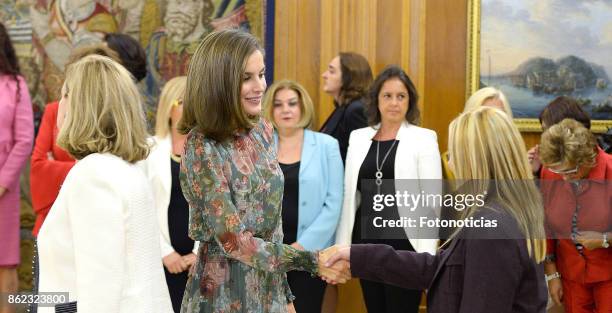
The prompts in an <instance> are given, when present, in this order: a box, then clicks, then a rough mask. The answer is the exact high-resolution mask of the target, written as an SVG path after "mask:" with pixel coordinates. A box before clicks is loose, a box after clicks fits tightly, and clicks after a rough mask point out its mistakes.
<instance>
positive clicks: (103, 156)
mask: <svg viewBox="0 0 612 313" xmlns="http://www.w3.org/2000/svg"><path fill="white" fill-rule="evenodd" d="M141 174H142V175H141ZM144 175H145V173H144V172H143V171H142V168H141V167H140V166H139V165H137V164H131V163H129V162H127V161H125V160H123V159H122V158H120V157H118V156H116V155H113V154H111V153H92V154H90V155H88V156H86V157H84V158H83V159H81V160H79V161H78V162H76V164H75V165H74V167H73V168H72V169H71V170H70V172H69V173H68V176H67V177H66V182H65V183H66V184H68V183H74V184H76V185H77V186H79V185H81V184H91V183H93V182H97V183H99V184H103V183H108V184H112V185H119V184H121V185H123V184H132V183H141V179H142V178H144V177H145V176H144Z"/></svg>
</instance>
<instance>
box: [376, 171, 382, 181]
mask: <svg viewBox="0 0 612 313" xmlns="http://www.w3.org/2000/svg"><path fill="white" fill-rule="evenodd" d="M382 177H383V174H382V172H381V171H376V180H377V181H378V180H379V179H382Z"/></svg>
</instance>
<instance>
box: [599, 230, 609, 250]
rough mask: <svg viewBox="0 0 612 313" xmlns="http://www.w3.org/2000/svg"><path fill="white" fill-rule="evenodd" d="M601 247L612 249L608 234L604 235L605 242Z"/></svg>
mask: <svg viewBox="0 0 612 313" xmlns="http://www.w3.org/2000/svg"><path fill="white" fill-rule="evenodd" d="M601 247H602V248H604V249H607V248H609V247H610V243H609V242H608V233H604V234H603V242H602V243H601Z"/></svg>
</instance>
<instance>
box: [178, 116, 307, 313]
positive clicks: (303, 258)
mask: <svg viewBox="0 0 612 313" xmlns="http://www.w3.org/2000/svg"><path fill="white" fill-rule="evenodd" d="M272 135H273V128H272V126H271V125H270V123H269V122H267V121H265V120H264V119H261V120H260V121H259V122H258V123H257V124H256V126H255V127H254V128H253V129H251V130H250V131H248V132H244V133H236V135H235V137H234V139H233V140H227V141H224V142H216V141H215V140H212V139H210V138H207V137H205V136H204V135H202V134H201V133H199V132H197V130H192V131H191V132H190V133H189V135H188V137H187V141H186V143H185V155H184V157H183V162H182V164H181V187H182V190H183V193H184V195H185V198H186V199H187V201H188V202H189V211H190V213H189V214H190V215H189V236H190V237H191V238H192V239H194V240H197V241H200V247H199V251H198V260H197V262H196V265H195V267H194V269H193V271H192V272H191V273H190V278H189V280H188V281H187V288H186V290H185V295H184V297H183V303H182V307H181V312H184V313H191V312H198V313H204V312H206V313H209V312H219V313H220V312H223V313H230V312H286V310H287V303H288V302H291V301H293V298H294V297H293V295H292V294H291V290H290V289H289V285H288V283H287V279H286V274H285V273H286V272H287V271H290V270H303V271H308V272H311V273H316V272H317V259H316V253H315V252H307V251H299V250H296V249H294V248H292V247H290V246H288V245H284V244H283V233H282V225H281V211H280V210H281V204H282V195H283V184H284V182H283V173H282V171H281V169H280V167H279V165H278V162H277V160H276V152H275V147H274V141H273V136H272Z"/></svg>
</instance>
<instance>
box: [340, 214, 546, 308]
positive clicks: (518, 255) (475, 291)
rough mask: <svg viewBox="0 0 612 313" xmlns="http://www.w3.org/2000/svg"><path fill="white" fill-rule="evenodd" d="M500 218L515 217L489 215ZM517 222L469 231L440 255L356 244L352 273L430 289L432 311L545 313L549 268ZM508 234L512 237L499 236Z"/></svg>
mask: <svg viewBox="0 0 612 313" xmlns="http://www.w3.org/2000/svg"><path fill="white" fill-rule="evenodd" d="M504 215H505V216H504ZM496 216H497V217H499V218H500V219H502V220H510V219H508V218H507V217H508V215H507V214H504V213H495V214H490V215H487V218H488V219H492V218H496ZM511 221H512V222H510V223H509V224H508V223H506V224H505V225H499V224H500V222H498V227H497V228H490V229H484V228H481V229H464V230H463V231H462V232H461V234H460V235H459V236H458V237H457V238H456V239H454V240H453V241H452V242H451V243H450V245H449V247H448V248H447V249H445V250H444V251H442V252H441V253H438V254H436V255H435V256H433V255H430V254H428V253H416V252H410V251H395V250H393V248H391V247H390V246H386V245H371V244H366V245H352V246H351V272H352V274H353V276H355V277H359V278H364V279H368V280H373V281H378V282H383V283H387V284H392V285H396V286H399V287H403V288H408V289H428V290H429V291H428V293H427V306H428V308H427V311H428V312H429V313H451V312H458V313H510V312H514V313H523V312H524V313H544V312H545V311H546V301H547V289H546V283H545V280H544V270H543V266H542V264H536V263H535V261H534V260H533V259H532V258H530V257H529V255H528V253H527V246H526V243H525V240H524V239H519V238H518V237H517V236H515V234H516V233H517V231H518V228H517V225H516V222H513V221H514V219H511ZM503 223H504V222H502V224H503ZM512 224H513V225H512ZM501 235H503V236H501ZM503 237H506V238H512V239H494V238H503ZM474 238H489V239H474Z"/></svg>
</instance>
